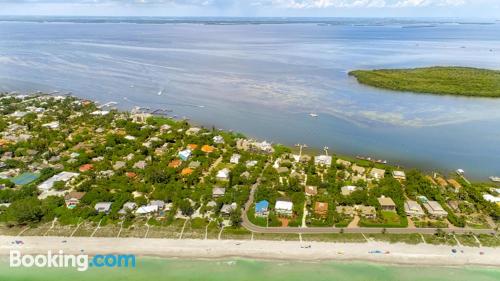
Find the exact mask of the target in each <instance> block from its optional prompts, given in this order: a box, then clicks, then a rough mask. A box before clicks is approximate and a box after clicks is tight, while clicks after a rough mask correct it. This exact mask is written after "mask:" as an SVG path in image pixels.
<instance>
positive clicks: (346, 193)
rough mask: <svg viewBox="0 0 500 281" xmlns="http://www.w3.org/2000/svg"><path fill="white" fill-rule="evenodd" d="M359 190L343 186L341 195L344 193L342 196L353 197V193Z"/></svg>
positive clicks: (351, 186) (350, 186)
mask: <svg viewBox="0 0 500 281" xmlns="http://www.w3.org/2000/svg"><path fill="white" fill-rule="evenodd" d="M357 189H358V187H357V186H353V185H347V186H342V187H341V188H340V193H342V195H344V196H349V195H351V193H353V192H354V191H356V190H357Z"/></svg>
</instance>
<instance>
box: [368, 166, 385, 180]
mask: <svg viewBox="0 0 500 281" xmlns="http://www.w3.org/2000/svg"><path fill="white" fill-rule="evenodd" d="M384 176H385V170H383V169H379V168H373V169H371V171H370V177H371V178H373V179H375V180H380V179H383V178H384Z"/></svg>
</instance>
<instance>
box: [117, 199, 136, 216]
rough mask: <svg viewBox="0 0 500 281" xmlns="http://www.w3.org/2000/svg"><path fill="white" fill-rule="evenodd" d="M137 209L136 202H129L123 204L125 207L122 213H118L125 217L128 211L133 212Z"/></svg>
mask: <svg viewBox="0 0 500 281" xmlns="http://www.w3.org/2000/svg"><path fill="white" fill-rule="evenodd" d="M136 208H137V204H135V202H127V203H125V204H123V207H122V208H121V210H120V211H118V214H120V215H125V214H126V213H127V211H133V210H135V209H136Z"/></svg>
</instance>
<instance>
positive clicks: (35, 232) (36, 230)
mask: <svg viewBox="0 0 500 281" xmlns="http://www.w3.org/2000/svg"><path fill="white" fill-rule="evenodd" d="M51 226H52V222H47V223H44V224H40V225H38V226H36V227H31V228H30V229H28V230H26V231H25V232H23V234H21V236H44V235H45V233H47V231H48V230H49V229H50V227H51Z"/></svg>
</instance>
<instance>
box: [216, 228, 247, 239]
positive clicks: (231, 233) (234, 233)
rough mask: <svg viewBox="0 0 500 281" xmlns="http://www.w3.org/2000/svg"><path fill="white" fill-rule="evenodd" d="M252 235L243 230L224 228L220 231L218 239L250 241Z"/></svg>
mask: <svg viewBox="0 0 500 281" xmlns="http://www.w3.org/2000/svg"><path fill="white" fill-rule="evenodd" d="M251 238H252V233H251V232H250V231H248V230H246V229H244V228H232V227H226V228H224V230H223V231H222V234H221V237H220V239H222V240H231V239H234V240H250V239H251Z"/></svg>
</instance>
